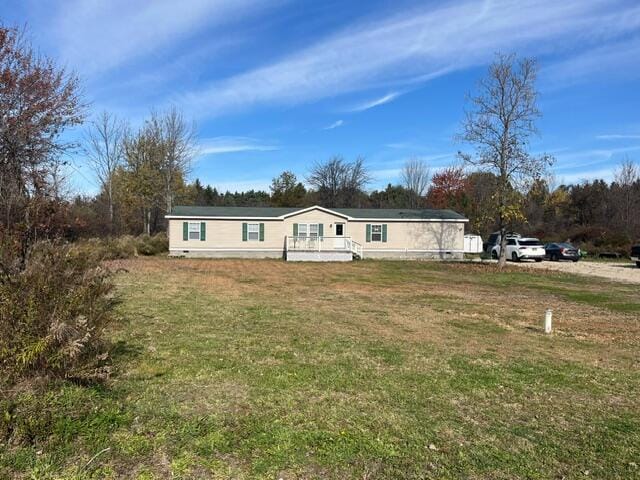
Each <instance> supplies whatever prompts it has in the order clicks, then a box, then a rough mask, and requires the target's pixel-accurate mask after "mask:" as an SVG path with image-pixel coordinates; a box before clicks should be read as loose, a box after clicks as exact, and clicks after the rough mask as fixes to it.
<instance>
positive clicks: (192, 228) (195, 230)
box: [189, 222, 200, 240]
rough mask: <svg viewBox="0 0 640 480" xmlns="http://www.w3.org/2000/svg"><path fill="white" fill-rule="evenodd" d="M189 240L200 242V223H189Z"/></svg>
mask: <svg viewBox="0 0 640 480" xmlns="http://www.w3.org/2000/svg"><path fill="white" fill-rule="evenodd" d="M189 240H200V222H195V223H194V222H189Z"/></svg>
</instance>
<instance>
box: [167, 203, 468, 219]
mask: <svg viewBox="0 0 640 480" xmlns="http://www.w3.org/2000/svg"><path fill="white" fill-rule="evenodd" d="M299 210H305V208H300V207H286V208H276V207H190V206H174V207H173V210H172V212H171V215H176V216H181V217H242V218H252V217H263V218H268V217H273V218H277V217H280V216H282V215H286V214H288V213H293V212H297V211H299ZM327 210H330V211H333V212H336V213H341V214H342V215H346V216H348V217H351V218H354V219H358V218H376V219H389V220H401V219H407V220H466V219H465V217H464V216H462V215H460V214H459V213H456V212H454V211H453V210H430V209H419V210H411V209H404V208H328V209H327Z"/></svg>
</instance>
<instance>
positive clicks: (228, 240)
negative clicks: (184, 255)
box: [169, 219, 285, 250]
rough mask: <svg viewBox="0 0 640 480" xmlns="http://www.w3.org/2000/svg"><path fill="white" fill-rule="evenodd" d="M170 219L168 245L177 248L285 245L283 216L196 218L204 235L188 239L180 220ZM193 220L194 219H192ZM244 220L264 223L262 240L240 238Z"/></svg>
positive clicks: (277, 246) (248, 247)
mask: <svg viewBox="0 0 640 480" xmlns="http://www.w3.org/2000/svg"><path fill="white" fill-rule="evenodd" d="M188 221H189V220H183V219H171V220H170V223H169V246H170V248H172V249H178V250H190V249H192V250H199V249H212V248H221V249H222V248H224V249H255V250H264V249H281V250H283V249H284V235H285V232H284V228H283V227H284V222H283V221H282V220H211V219H207V220H198V221H203V222H205V224H206V239H205V241H204V242H203V241H201V240H187V241H184V240H183V237H182V222H188ZM191 221H193V220H191ZM243 223H258V224H259V223H264V241H263V242H261V241H253V240H252V241H246V242H243V241H242V224H243Z"/></svg>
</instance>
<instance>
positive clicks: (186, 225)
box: [182, 222, 189, 241]
mask: <svg viewBox="0 0 640 480" xmlns="http://www.w3.org/2000/svg"><path fill="white" fill-rule="evenodd" d="M182 240H184V241H187V240H189V222H182Z"/></svg>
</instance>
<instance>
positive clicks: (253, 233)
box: [247, 223, 260, 242]
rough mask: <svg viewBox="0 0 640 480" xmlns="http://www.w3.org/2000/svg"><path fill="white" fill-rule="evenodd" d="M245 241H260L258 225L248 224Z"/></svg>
mask: <svg viewBox="0 0 640 480" xmlns="http://www.w3.org/2000/svg"><path fill="white" fill-rule="evenodd" d="M247 240H250V241H255V242H257V241H258V240H260V224H259V223H248V224H247Z"/></svg>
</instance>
